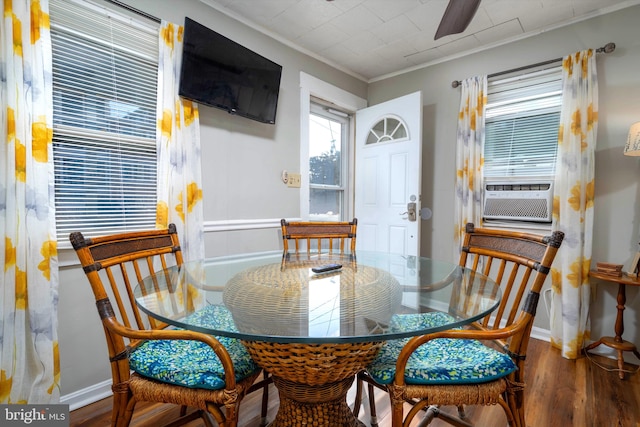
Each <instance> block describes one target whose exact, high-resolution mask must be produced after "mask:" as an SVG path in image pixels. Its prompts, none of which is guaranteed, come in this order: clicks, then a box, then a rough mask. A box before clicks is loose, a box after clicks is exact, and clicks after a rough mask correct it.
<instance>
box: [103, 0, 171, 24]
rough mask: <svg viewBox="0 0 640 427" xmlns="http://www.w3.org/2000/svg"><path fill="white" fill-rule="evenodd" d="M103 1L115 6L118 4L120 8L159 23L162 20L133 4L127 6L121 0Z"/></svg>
mask: <svg viewBox="0 0 640 427" xmlns="http://www.w3.org/2000/svg"><path fill="white" fill-rule="evenodd" d="M105 1H106V2H108V3H112V4H115V5H116V6H120V7H121V8H123V9H127V10H128V11H130V12H133V13H135V14H137V15H140V16H144V17H145V18H147V19H150V20H152V21H155V22H157V23H158V24H160V23H161V22H162V21H161V20H160V18H157V17H155V16H153V15H150V14H148V13H147V12H143V11H141V10H140V9H136V8H135V7H133V6H129V5H128V4H126V3H123V2H121V1H119V0H105Z"/></svg>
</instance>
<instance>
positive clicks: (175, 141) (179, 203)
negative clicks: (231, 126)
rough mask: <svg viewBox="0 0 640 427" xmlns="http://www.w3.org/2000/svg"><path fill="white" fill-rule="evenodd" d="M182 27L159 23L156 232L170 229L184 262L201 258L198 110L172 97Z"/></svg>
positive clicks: (174, 88)
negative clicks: (170, 226)
mask: <svg viewBox="0 0 640 427" xmlns="http://www.w3.org/2000/svg"><path fill="white" fill-rule="evenodd" d="M183 30H184V29H183V27H181V26H178V25H175V24H172V23H170V22H166V21H163V22H162V26H161V28H160V60H159V64H158V115H157V118H158V132H157V139H158V207H157V214H156V227H157V228H166V227H167V226H168V224H169V223H172V222H173V223H175V224H176V228H177V230H178V236H180V244H181V246H182V252H183V255H184V258H185V260H196V259H200V258H204V239H203V235H202V233H203V208H202V184H201V182H202V178H201V165H200V157H201V153H200V120H199V116H198V105H197V104H195V103H193V102H191V101H188V100H186V99H182V98H180V97H179V96H178V84H179V80H178V79H179V76H180V62H181V60H182V59H181V57H182V41H183V40H182V35H183Z"/></svg>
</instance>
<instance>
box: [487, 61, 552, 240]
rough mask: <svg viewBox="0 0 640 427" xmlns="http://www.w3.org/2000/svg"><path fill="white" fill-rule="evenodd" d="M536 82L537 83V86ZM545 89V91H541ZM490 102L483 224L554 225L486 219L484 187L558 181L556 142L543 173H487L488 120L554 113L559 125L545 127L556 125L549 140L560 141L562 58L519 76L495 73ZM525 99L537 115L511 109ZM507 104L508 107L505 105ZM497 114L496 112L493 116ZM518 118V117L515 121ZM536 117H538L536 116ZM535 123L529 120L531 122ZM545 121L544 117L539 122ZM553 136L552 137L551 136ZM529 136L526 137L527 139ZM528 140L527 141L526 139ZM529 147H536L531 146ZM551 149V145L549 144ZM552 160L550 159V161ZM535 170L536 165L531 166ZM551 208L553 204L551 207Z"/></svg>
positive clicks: (523, 226)
mask: <svg viewBox="0 0 640 427" xmlns="http://www.w3.org/2000/svg"><path fill="white" fill-rule="evenodd" d="M536 85H537V86H538V87H537V88H536ZM542 89H544V90H542ZM487 92H488V93H487V104H486V106H485V126H484V130H485V140H484V145H483V153H482V155H483V159H484V164H483V177H482V186H483V200H482V212H483V223H485V225H486V226H490V227H496V228H505V227H506V228H527V229H534V230H541V229H542V230H548V229H550V227H551V224H550V223H545V222H541V223H539V222H534V221H528V220H518V219H513V220H499V219H487V218H484V203H485V197H486V191H485V187H486V186H487V185H491V184H501V183H506V184H511V183H524V184H527V183H533V182H546V181H551V182H553V181H555V174H556V171H555V163H556V159H557V143H556V145H555V153H554V156H553V161H552V163H553V164H552V165H551V167H552V170H551V171H549V170H546V171H544V172H542V173H539V174H536V173H532V174H521V173H517V172H516V173H515V174H511V175H508V174H505V175H502V176H500V175H498V174H492V173H489V174H487V169H486V168H487V165H488V162H487V156H486V154H487V151H486V150H487V145H488V144H487V142H488V141H487V136H488V135H487V132H486V131H487V123H490V122H491V121H493V122H494V123H496V122H500V120H499V119H496V117H498V118H499V117H503V120H502V121H503V122H507V121H509V120H513V121H514V122H515V121H516V120H517V119H518V118H520V119H523V120H522V121H521V122H522V123H527V121H526V118H527V117H533V116H536V117H537V118H539V116H541V115H542V114H547V113H549V112H553V113H554V114H555V115H557V121H558V125H557V126H556V125H554V124H553V122H552V121H547V122H545V125H546V126H553V128H552V129H550V130H549V131H548V133H547V137H548V138H549V141H553V140H555V141H556V142H557V135H558V130H559V125H560V122H559V120H560V114H561V109H562V63H561V61H558V62H554V63H552V64H547V65H545V66H543V67H538V68H534V69H529V70H527V71H526V72H524V73H522V72H520V73H519V74H517V75H514V73H511V74H507V75H501V76H499V77H498V76H496V77H493V78H491V79H489V81H488V90H487ZM514 98H515V99H517V98H522V99H525V100H527V102H529V106H530V107H531V106H533V107H534V109H533V110H526V111H535V112H536V114H533V115H528V114H527V113H526V111H522V110H518V108H513V109H509V104H511V103H513V100H514ZM505 105H506V107H505ZM500 108H502V112H501V113H496V111H498V109H500ZM493 114H495V115H493ZM492 115H493V117H492ZM514 119H515V120H514ZM534 120H535V119H534ZM531 122H533V120H532V121H530V122H529V123H531ZM540 122H541V123H542V120H541V121H540ZM552 135H553V136H552ZM525 139H526V138H525ZM525 143H526V142H525ZM528 146H535V144H533V145H528ZM547 148H548V147H547ZM549 163H551V162H549ZM509 167H511V166H509ZM532 169H534V168H532ZM551 208H552V207H551Z"/></svg>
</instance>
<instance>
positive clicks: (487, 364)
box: [367, 313, 516, 384]
mask: <svg viewBox="0 0 640 427" xmlns="http://www.w3.org/2000/svg"><path fill="white" fill-rule="evenodd" d="M447 316H449V315H448V314H446V313H425V314H421V315H419V316H416V315H404V318H400V319H392V322H391V323H392V327H394V328H401V330H402V329H406V328H408V327H410V328H415V322H423V324H432V325H433V326H437V325H438V323H439V322H445V323H449V321H448V320H447ZM439 324H443V323H439ZM409 340H410V338H403V339H398V340H391V341H388V342H386V343H385V345H383V347H382V349H381V350H380V352H379V353H378V355H377V356H376V358H375V359H374V361H373V362H372V363H371V364H370V365H369V367H368V368H367V371H368V372H369V374H370V375H371V377H372V378H373V379H374V380H376V381H377V382H378V383H380V384H390V383H391V382H392V381H393V378H394V376H395V369H396V361H397V359H398V356H399V355H400V351H401V350H402V348H403V347H404V346H405V344H406V343H407V342H408V341H409ZM515 369H516V365H515V363H513V360H511V358H510V357H509V356H507V355H506V354H504V353H501V352H499V351H496V350H494V349H491V348H489V347H487V346H485V345H484V344H482V343H481V342H480V341H477V340H468V339H449V338H439V339H435V340H431V341H429V342H427V343H426V344H424V345H422V346H420V347H419V348H418V349H417V350H416V351H415V352H414V353H413V354H412V355H411V356H410V357H409V361H408V362H407V366H406V370H405V373H404V377H405V381H406V383H407V384H471V383H476V384H477V383H483V382H489V381H493V380H495V379H498V378H501V377H504V376H507V375H509V374H510V373H511V372H513V371H514V370H515Z"/></svg>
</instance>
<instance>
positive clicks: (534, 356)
mask: <svg viewBox="0 0 640 427" xmlns="http://www.w3.org/2000/svg"><path fill="white" fill-rule="evenodd" d="M528 353H529V354H528V356H527V358H528V361H527V372H526V373H525V375H526V378H527V392H526V410H527V415H526V418H527V427H556V426H557V427H571V426H573V427H612V426H617V427H640V372H636V373H635V374H626V376H625V379H624V380H620V379H619V378H618V373H617V372H613V371H609V370H607V369H615V368H616V363H615V361H614V360H612V359H608V358H603V357H599V356H592V359H593V360H589V359H588V358H586V357H583V358H580V359H578V360H575V361H574V360H567V359H564V358H562V356H561V355H560V352H559V351H558V350H556V349H553V348H551V347H550V346H549V343H547V342H544V341H538V340H534V339H532V340H531V342H530V344H529V352H528ZM598 364H599V365H601V366H602V367H599V366H598ZM625 369H628V370H630V371H633V370H637V369H638V367H637V366H635V365H626V366H625ZM270 396H272V398H271V399H270V406H269V420H272V419H273V417H274V416H275V413H276V411H277V404H278V402H277V396H278V394H277V391H276V390H275V389H273V391H272V392H271V393H270ZM349 396H350V397H351V399H352V398H353V390H352V391H351V392H350V394H349ZM260 398H261V394H260V393H259V392H258V393H253V394H251V395H249V396H247V397H246V398H245V399H244V400H243V402H242V405H241V409H240V412H241V416H240V423H239V427H258V426H259V425H260ZM376 402H377V404H376V409H377V411H378V422H379V426H380V427H390V426H391V420H390V415H389V403H388V398H387V396H386V395H385V394H384V393H382V392H380V391H378V392H377V393H376ZM443 410H445V411H448V412H449V411H451V412H454V411H452V410H450V408H444V409H443ZM177 414H178V408H177V407H174V406H170V405H159V404H147V403H140V404H138V405H137V406H136V412H135V413H134V416H133V422H132V423H131V426H133V427H156V426H158V425H161V424H165V423H167V422H169V421H171V419H172V418H175V417H176V416H177ZM467 416H468V418H469V419H470V420H471V422H473V423H474V425H475V426H478V427H504V426H505V425H506V418H505V416H504V413H503V412H502V409H500V408H499V407H498V406H491V407H469V408H467ZM110 419H111V398H108V399H104V400H101V401H99V402H96V403H94V404H91V405H89V406H85V407H83V408H80V409H77V410H75V411H73V412H71V423H70V427H102V426H105V427H106V426H109V425H110ZM360 419H361V420H362V421H363V422H364V423H365V424H366V425H367V426H368V425H369V416H368V411H367V410H365V411H364V412H363V411H362V410H361V411H360ZM203 425H204V423H203V422H202V421H201V420H197V421H192V422H190V423H189V424H187V426H188V427H201V426H203ZM414 425H417V422H414V423H412V426H414ZM430 425H431V426H433V427H441V426H447V425H449V424H446V423H444V422H443V421H441V420H438V419H436V420H434V421H433V422H432V423H431V424H430Z"/></svg>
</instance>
